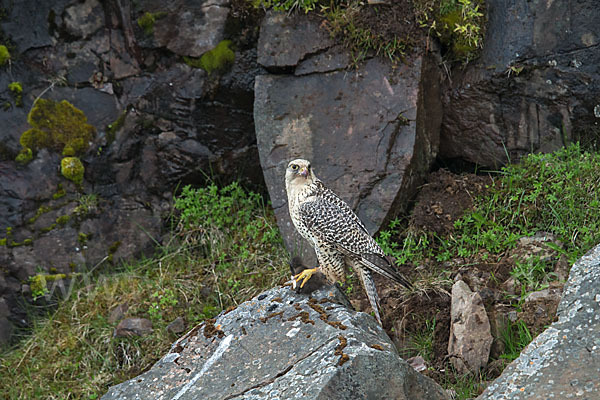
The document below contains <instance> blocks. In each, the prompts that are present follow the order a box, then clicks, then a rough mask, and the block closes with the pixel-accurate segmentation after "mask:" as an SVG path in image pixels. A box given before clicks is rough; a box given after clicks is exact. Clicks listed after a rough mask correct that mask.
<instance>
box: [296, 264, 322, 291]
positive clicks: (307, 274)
mask: <svg viewBox="0 0 600 400" xmlns="http://www.w3.org/2000/svg"><path fill="white" fill-rule="evenodd" d="M315 272H317V269H316V268H312V269H305V270H304V271H302V272H300V273H299V274H298V275H296V276H294V279H296V282H299V281H300V280H302V283H301V284H300V287H301V288H302V287H304V285H305V284H306V282H308V280H309V279H310V277H311V276H312V275H313V274H314V273H315Z"/></svg>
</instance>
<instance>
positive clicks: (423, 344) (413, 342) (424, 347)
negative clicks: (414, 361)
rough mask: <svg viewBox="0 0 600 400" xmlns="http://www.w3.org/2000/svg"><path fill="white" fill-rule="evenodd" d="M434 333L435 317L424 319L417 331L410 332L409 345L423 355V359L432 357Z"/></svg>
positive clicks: (426, 359) (428, 359)
mask: <svg viewBox="0 0 600 400" xmlns="http://www.w3.org/2000/svg"><path fill="white" fill-rule="evenodd" d="M434 333H435V318H432V319H428V320H426V321H425V326H424V328H423V329H421V330H420V331H418V332H415V333H413V334H411V338H410V344H409V347H410V348H411V350H414V351H416V352H417V355H419V356H421V357H423V359H424V360H425V361H431V360H432V358H433V341H434V338H435V336H434Z"/></svg>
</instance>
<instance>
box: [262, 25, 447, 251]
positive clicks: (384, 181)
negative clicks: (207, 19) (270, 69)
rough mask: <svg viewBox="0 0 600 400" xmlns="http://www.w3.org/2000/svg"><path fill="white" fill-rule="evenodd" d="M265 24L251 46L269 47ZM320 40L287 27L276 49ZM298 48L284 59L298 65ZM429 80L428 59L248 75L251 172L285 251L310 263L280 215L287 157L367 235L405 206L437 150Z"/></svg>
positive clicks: (432, 71)
mask: <svg viewBox="0 0 600 400" xmlns="http://www.w3.org/2000/svg"><path fill="white" fill-rule="evenodd" d="M277 15H278V19H275V18H274V17H272V21H271V23H275V22H277V23H278V24H279V25H281V27H280V30H285V29H291V28H288V27H289V26H290V25H291V21H289V20H288V19H287V18H286V17H282V16H281V15H279V14H277ZM293 18H294V20H293V21H296V22H297V20H298V19H299V18H300V20H302V16H295V17H293ZM273 21H275V22H273ZM304 25H306V26H310V27H311V29H314V28H315V27H314V26H312V25H311V24H310V23H308V22H307V23H305V24H300V25H298V26H304ZM266 26H267V27H268V29H266V30H264V31H261V39H260V42H262V43H271V42H273V41H275V39H273V38H272V37H271V36H269V35H273V34H274V33H273V32H275V31H276V30H275V29H274V28H273V27H272V26H271V25H269V24H266ZM263 28H265V24H263ZM322 35H323V32H322V31H319V30H318V29H316V30H308V29H307V30H305V31H302V30H300V29H296V28H294V29H293V30H291V31H290V32H287V31H286V36H285V40H283V39H282V38H279V39H278V40H281V41H282V42H280V43H279V42H278V43H279V46H280V47H281V48H287V49H289V50H288V51H290V52H292V53H295V52H296V50H291V49H293V44H294V43H295V42H296V41H303V42H306V43H318V44H319V45H320V46H321V48H323V46H325V44H327V41H323V40H322ZM309 47H310V48H311V49H312V47H311V46H309ZM258 50H259V55H258V59H259V61H260V60H264V59H267V60H268V62H272V64H268V65H269V66H289V64H290V63H291V62H292V61H287V58H286V59H285V60H277V59H275V60H272V59H271V58H270V57H269V55H268V54H264V53H265V52H267V50H266V49H265V48H264V47H263V48H261V47H260V46H259V49H258ZM307 51H308V50H306V49H304V50H302V52H301V53H299V54H294V55H293V57H292V56H290V60H296V61H297V60H299V59H300V58H306V54H305V53H306V52H307ZM311 51H312V50H311ZM336 51H337V50H336ZM317 56H320V55H317ZM265 62H267V61H265ZM424 82H427V85H425V84H424ZM437 82H438V75H437V67H435V66H433V63H432V59H430V58H429V55H428V56H424V57H414V58H413V59H411V60H410V62H409V63H407V64H402V65H399V66H398V67H397V68H392V66H391V65H389V64H388V63H386V62H385V61H383V60H380V59H377V58H374V59H370V60H368V61H366V62H365V63H364V65H362V66H361V67H360V68H359V69H358V70H356V71H346V70H342V71H333V72H328V73H312V74H310V75H303V76H293V75H261V76H258V77H257V78H256V87H255V103H254V120H255V124H256V136H257V140H258V149H259V154H260V158H261V165H262V168H263V173H264V175H265V181H266V183H267V188H268V189H269V194H270V197H271V201H272V204H273V208H274V209H275V214H276V216H277V220H278V224H279V228H280V230H281V232H282V234H283V236H284V240H285V242H286V245H287V246H288V249H290V252H291V253H292V254H296V253H298V252H300V253H302V255H303V258H304V260H305V262H307V263H310V262H311V260H314V258H313V257H314V256H312V255H311V253H312V249H309V250H307V249H306V243H304V241H302V240H301V239H300V236H299V235H298V234H297V233H296V232H295V229H294V227H293V226H292V224H291V221H290V218H289V215H288V210H287V199H286V193H285V186H284V174H285V168H286V166H287V163H288V162H289V161H290V160H292V159H294V158H306V159H308V160H310V161H311V163H312V165H313V167H314V171H315V173H316V175H317V176H318V177H319V178H320V179H321V180H323V181H324V182H325V184H326V185H328V186H329V187H330V188H331V189H332V190H333V191H334V192H336V193H337V194H338V195H339V196H340V197H341V198H342V199H344V200H345V201H346V202H348V204H349V205H350V206H351V207H352V208H353V209H354V210H355V211H356V213H357V214H358V216H359V218H360V219H361V220H362V221H363V222H364V224H365V226H366V227H367V229H368V230H369V232H370V233H372V234H373V233H375V232H376V231H377V230H378V229H379V227H380V226H381V224H382V223H384V222H385V220H386V218H388V217H389V216H390V215H391V214H394V213H397V212H399V211H400V210H402V209H403V208H404V207H405V205H406V202H407V201H408V200H409V199H410V198H411V196H412V195H413V194H414V193H415V191H416V188H417V185H418V184H420V183H421V180H422V178H423V177H424V174H425V173H427V171H428V169H429V165H430V162H431V161H432V160H433V158H434V157H435V155H436V153H437V146H438V137H437V135H436V133H437V132H438V129H439V123H440V118H441V110H440V108H439V107H440V104H439V103H438V99H439V93H438V92H437V89H438V86H437V85H436V83H437Z"/></svg>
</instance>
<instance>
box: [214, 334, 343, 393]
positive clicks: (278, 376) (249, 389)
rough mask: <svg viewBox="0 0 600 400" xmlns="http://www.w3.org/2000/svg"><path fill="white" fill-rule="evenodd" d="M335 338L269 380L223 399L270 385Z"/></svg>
mask: <svg viewBox="0 0 600 400" xmlns="http://www.w3.org/2000/svg"><path fill="white" fill-rule="evenodd" d="M333 340H337V337H336V338H333V339H330V340H328V341H326V342H325V343H323V344H322V345H320V346H319V347H317V348H316V349H314V350H313V351H311V352H310V353H308V354H306V355H305V356H303V357H301V358H299V359H298V360H296V362H295V363H293V364H290V365H288V366H286V367H285V368H284V369H283V370H281V371H280V372H278V373H277V374H276V375H275V376H274V377H272V378H269V379H267V380H264V381H262V382H259V383H257V384H255V385H252V386H250V387H249V388H247V389H244V390H243V391H241V392H238V393H234V394H232V395H229V396H227V397H224V398H223V400H229V399H233V398H236V397H238V396H243V395H244V394H246V393H248V392H249V391H251V390H254V389H258V388H261V387H264V386H267V385H270V384H271V383H273V382H275V381H276V380H277V379H279V378H281V377H282V376H284V375H285V374H287V373H288V372H290V371H291V370H292V368H294V366H295V365H296V364H298V363H300V362H302V361H304V360H305V359H307V358H308V357H310V356H312V355H313V354H315V353H316V352H317V351H319V350H321V349H322V348H323V347H325V346H327V345H328V344H329V343H330V342H331V341H333Z"/></svg>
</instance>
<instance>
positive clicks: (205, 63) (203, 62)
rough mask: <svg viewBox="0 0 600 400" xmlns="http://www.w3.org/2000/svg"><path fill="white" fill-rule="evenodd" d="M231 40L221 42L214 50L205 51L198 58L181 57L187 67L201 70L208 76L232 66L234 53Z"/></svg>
mask: <svg viewBox="0 0 600 400" xmlns="http://www.w3.org/2000/svg"><path fill="white" fill-rule="evenodd" d="M231 46H232V43H231V40H223V41H221V42H220V43H219V44H218V45H217V46H216V47H215V48H214V49H212V50H210V51H207V52H206V53H204V54H203V55H202V56H201V57H200V58H193V57H183V60H184V61H185V63H186V64H187V65H189V66H190V67H193V68H202V69H203V70H205V71H206V72H208V73H209V74H211V73H213V72H214V71H218V70H222V69H224V68H226V67H227V66H229V65H231V64H233V62H234V61H235V53H234V52H233V50H232V49H231Z"/></svg>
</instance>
